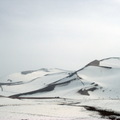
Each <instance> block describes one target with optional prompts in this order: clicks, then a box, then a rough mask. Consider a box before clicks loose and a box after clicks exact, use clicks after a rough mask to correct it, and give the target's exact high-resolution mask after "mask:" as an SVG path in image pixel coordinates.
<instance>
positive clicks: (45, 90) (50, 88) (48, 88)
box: [9, 78, 76, 98]
mask: <svg viewBox="0 0 120 120" xmlns="http://www.w3.org/2000/svg"><path fill="white" fill-rule="evenodd" d="M74 80H76V78H75V79H71V80H69V81H66V82H62V83H56V84H49V85H48V86H46V87H44V88H42V89H38V90H34V91H31V92H26V93H20V94H16V95H12V96H9V97H11V98H16V97H19V96H21V95H31V94H35V93H40V92H50V91H52V90H54V88H55V87H56V86H58V85H67V84H69V83H70V82H71V81H74Z"/></svg>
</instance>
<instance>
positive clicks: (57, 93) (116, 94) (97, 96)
mask: <svg viewBox="0 0 120 120" xmlns="http://www.w3.org/2000/svg"><path fill="white" fill-rule="evenodd" d="M0 87H1V88H0V95H1V96H6V97H10V98H19V99H36V100H37V99H45V100H46V99H51V101H52V100H54V99H55V100H57V99H58V100H57V104H55V106H53V107H55V109H57V110H58V111H59V110H60V111H61V109H62V108H61V105H60V106H58V103H59V100H61V99H63V100H64V105H68V104H66V102H68V101H65V100H68V99H70V100H72V102H73V103H74V101H76V100H77V107H78V106H79V107H80V106H82V105H84V106H87V107H84V108H80V110H82V109H84V110H83V111H86V110H85V109H88V108H89V107H90V106H94V107H97V108H100V110H99V109H97V110H98V111H101V109H103V110H108V111H109V110H113V111H115V112H117V113H116V114H115V115H118V116H119V112H120V110H119V109H118V107H116V106H119V105H120V103H119V102H118V101H117V102H116V101H115V100H119V99H120V58H119V57H112V58H105V59H102V60H94V61H92V62H90V63H88V64H87V65H85V66H84V67H83V68H81V69H79V70H77V71H67V70H61V69H46V68H42V69H39V70H30V71H23V72H21V73H14V74H12V75H8V76H6V77H4V78H1V80H0ZM4 99H5V98H4ZM1 100H3V98H2V99H1ZM87 100H90V101H89V102H88V101H87ZM95 100H96V101H97V100H99V103H100V104H99V105H98V104H96V103H97V102H96V101H95ZM113 100H114V101H113ZM10 101H11V100H10ZM13 101H14V99H13ZM78 101H81V102H80V103H78ZM93 101H94V102H93ZM62 102H63V101H62ZM48 103H49V102H48ZM107 103H108V104H107ZM34 104H35V103H34ZM40 104H41V103H40ZM60 104H62V103H60ZM109 104H111V105H109ZM56 105H57V108H56ZM69 105H73V106H75V103H74V104H71V103H70V104H69ZM20 107H21V106H20ZM20 107H19V108H20ZM29 107H30V106H29ZM29 107H28V109H29ZM42 107H43V106H42ZM73 108H74V107H73ZM91 108H92V107H91ZM91 108H89V109H91ZM17 109H18V107H17ZM48 109H49V108H48ZM67 109H68V106H67ZM75 109H76V108H75ZM92 109H93V108H92ZM94 110H96V108H94ZM97 110H96V111H97ZM43 111H44V110H43ZM66 111H68V112H67V115H66V116H64V117H65V118H66V119H71V118H72V117H73V118H74V116H77V114H78V113H77V112H78V111H76V113H75V114H74V115H73V116H70V115H68V114H70V113H69V110H66ZM83 111H82V112H83ZM58 113H59V112H58ZM29 114H32V113H31V112H30V113H29ZM42 114H44V115H45V113H42ZM50 114H52V115H53V113H50ZM62 114H63V113H60V114H59V115H58V116H60V115H62ZM56 115H57V114H56ZM46 116H49V115H48V114H47V115H46ZM58 116H55V119H56V118H57V117H58ZM67 116H69V117H70V118H67ZM82 116H84V115H83V114H82ZM85 116H86V114H85ZM85 116H84V117H83V118H85ZM88 116H89V115H88ZM77 117H78V118H80V116H77ZM89 118H90V116H89ZM61 119H62V118H61ZM76 119H77V118H76ZM81 119H82V117H81ZM98 119H99V118H98Z"/></svg>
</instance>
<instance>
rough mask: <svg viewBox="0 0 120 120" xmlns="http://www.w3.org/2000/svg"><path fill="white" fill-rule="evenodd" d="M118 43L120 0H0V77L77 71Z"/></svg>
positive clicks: (116, 49)
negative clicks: (43, 70)
mask: <svg viewBox="0 0 120 120" xmlns="http://www.w3.org/2000/svg"><path fill="white" fill-rule="evenodd" d="M119 44H120V0H0V56H1V57H0V76H3V75H6V74H10V73H13V72H19V71H23V70H30V69H40V68H42V67H45V68H46V67H47V68H63V69H70V70H76V69H79V68H81V67H82V66H84V65H85V64H87V63H88V62H90V61H92V60H94V59H102V58H106V57H111V56H115V57H116V56H120V45H119Z"/></svg>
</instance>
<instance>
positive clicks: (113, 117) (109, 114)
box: [83, 106, 120, 120]
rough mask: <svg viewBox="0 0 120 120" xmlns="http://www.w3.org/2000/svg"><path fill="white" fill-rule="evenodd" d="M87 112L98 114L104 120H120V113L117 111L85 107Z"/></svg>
mask: <svg viewBox="0 0 120 120" xmlns="http://www.w3.org/2000/svg"><path fill="white" fill-rule="evenodd" d="M83 107H84V108H85V109H86V110H89V111H95V112H98V113H99V114H100V115H101V116H102V118H108V119H110V120H120V113H118V112H115V111H109V110H103V109H100V108H96V107H92V106H83Z"/></svg>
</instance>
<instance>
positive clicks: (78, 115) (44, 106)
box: [0, 98, 106, 120]
mask: <svg viewBox="0 0 120 120" xmlns="http://www.w3.org/2000/svg"><path fill="white" fill-rule="evenodd" d="M0 101H2V102H1V103H0V120H8V119H10V120H106V119H102V118H101V116H100V115H99V114H98V113H97V112H95V113H94V112H90V111H87V110H86V109H85V108H84V107H78V106H70V105H69V104H71V103H74V102H75V101H74V100H67V101H66V100H64V99H58V100H57V99H54V100H17V99H9V98H0ZM63 103H68V105H64V104H63Z"/></svg>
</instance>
